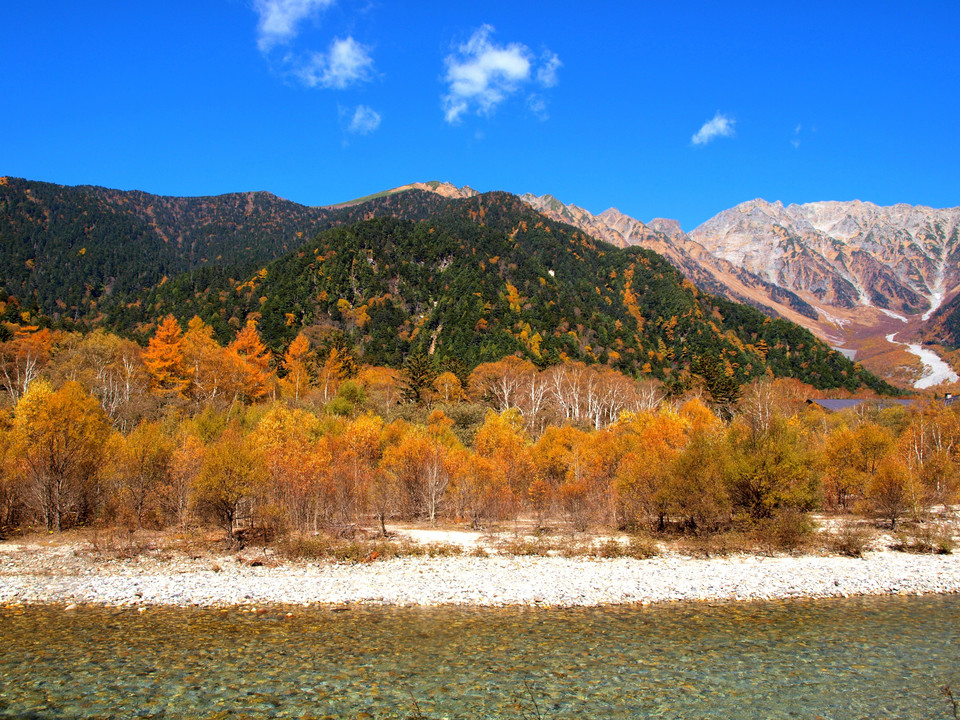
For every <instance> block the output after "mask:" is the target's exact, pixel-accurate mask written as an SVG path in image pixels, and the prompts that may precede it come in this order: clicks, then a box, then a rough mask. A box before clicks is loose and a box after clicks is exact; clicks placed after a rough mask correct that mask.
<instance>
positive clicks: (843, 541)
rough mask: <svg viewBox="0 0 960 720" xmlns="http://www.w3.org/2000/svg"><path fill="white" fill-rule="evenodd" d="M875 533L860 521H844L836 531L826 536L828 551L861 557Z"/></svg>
mask: <svg viewBox="0 0 960 720" xmlns="http://www.w3.org/2000/svg"><path fill="white" fill-rule="evenodd" d="M873 536H874V533H873V532H872V531H871V530H870V529H869V528H867V527H866V526H864V525H861V524H859V523H856V524H851V523H844V524H843V525H842V526H841V528H840V529H839V530H838V531H837V532H836V533H831V534H830V535H828V536H827V537H826V542H825V546H826V548H827V550H828V551H830V552H834V553H837V554H838V555H845V556H846V557H853V558H860V557H863V552H864V550H866V549H867V548H868V547H869V546H870V542H871V540H872V539H873Z"/></svg>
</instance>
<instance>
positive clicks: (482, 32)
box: [443, 25, 561, 123]
mask: <svg viewBox="0 0 960 720" xmlns="http://www.w3.org/2000/svg"><path fill="white" fill-rule="evenodd" d="M493 33H494V29H493V27H492V26H491V25H483V26H482V27H480V28H479V29H478V30H477V31H476V32H474V33H473V35H471V36H470V39H469V40H468V41H467V42H466V43H464V44H462V45H460V46H459V47H458V48H457V51H456V52H455V53H452V54H450V55H448V56H447V58H446V60H445V61H444V62H445V64H446V68H447V72H446V75H445V76H444V81H445V82H446V83H447V93H446V94H445V95H444V96H443V110H444V117H445V118H446V121H447V122H449V123H456V122H458V121H459V120H460V119H461V118H462V116H463V115H464V114H466V113H469V112H477V113H479V114H481V115H489V114H490V113H491V112H493V110H494V109H495V108H496V107H497V105H499V104H500V103H502V102H503V101H504V100H506V99H507V97H509V96H510V95H513V94H514V93H516V92H518V91H519V90H520V89H521V88H522V87H524V86H525V85H527V84H528V83H531V82H535V83H537V84H539V85H541V86H542V87H553V86H554V85H556V84H557V70H558V69H559V68H560V66H561V63H560V59H559V58H558V57H557V56H556V55H555V54H553V53H551V52H549V51H546V52H544V54H543V55H542V56H541V58H540V59H539V60H537V59H536V58H535V56H534V54H533V53H532V52H531V51H530V48H528V47H527V46H526V45H523V44H522V43H516V42H514V43H509V44H508V45H498V44H496V43H495V42H493V41H492V40H491V35H493Z"/></svg>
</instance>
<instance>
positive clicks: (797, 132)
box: [790, 123, 803, 150]
mask: <svg viewBox="0 0 960 720" xmlns="http://www.w3.org/2000/svg"><path fill="white" fill-rule="evenodd" d="M801 130H803V125H801V124H800V123H797V126H796V127H795V128H794V129H793V137H792V138H790V144H791V145H793V149H794V150H796V149H798V148H799V147H800V131H801Z"/></svg>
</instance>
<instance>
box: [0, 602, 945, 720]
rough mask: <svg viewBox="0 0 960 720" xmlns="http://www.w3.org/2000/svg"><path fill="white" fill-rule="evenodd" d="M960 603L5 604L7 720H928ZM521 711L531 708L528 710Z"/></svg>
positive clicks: (941, 707)
mask: <svg viewBox="0 0 960 720" xmlns="http://www.w3.org/2000/svg"><path fill="white" fill-rule="evenodd" d="M958 613H960V599H958V598H957V597H956V596H941V597H928V598H869V599H858V600H828V601H790V602H776V603H750V604H740V605H734V604H730V605H716V606H707V605H704V604H685V605H676V606H666V607H650V608H606V609H596V608H594V609H573V610H570V609H566V610H548V609H457V608H441V609H413V608H392V609H391V608H363V607H360V608H352V609H349V610H346V611H343V612H337V611H333V610H329V609H304V608H270V609H269V610H267V612H265V613H263V614H254V613H242V612H239V611H237V610H230V611H217V610H173V609H149V610H147V611H146V612H144V613H142V614H141V613H138V612H136V610H130V609H125V610H111V609H91V608H81V609H80V610H77V611H75V612H64V611H63V610H62V609H59V608H19V609H15V608H6V609H0V638H2V642H3V651H2V653H0V683H2V689H0V717H4V718H13V717H17V718H20V717H34V718H103V717H118V718H120V717H142V718H180V717H184V718H186V717H190V718H193V717H210V718H226V717H230V718H234V717H251V718H252V717H257V718H259V717H277V718H284V717H291V718H321V717H344V718H357V717H373V718H381V717H383V718H401V717H403V718H405V717H411V716H414V715H415V714H416V710H415V708H414V702H416V705H417V706H419V709H420V712H421V713H422V714H423V716H425V717H428V718H441V717H445V718H520V717H524V716H526V717H536V716H537V715H536V713H537V712H538V711H539V713H540V714H541V716H542V717H544V718H585V717H591V718H644V717H651V718H659V717H663V718H795V717H807V718H808V717H823V718H831V719H840V718H882V717H889V718H931V717H951V716H952V714H951V712H950V706H949V703H948V702H947V700H946V699H945V698H944V697H942V696H940V695H939V689H940V688H941V687H942V686H943V685H944V683H946V682H950V681H954V682H957V683H960V671H958V669H957V668H958V665H957V660H958V659H960V649H958V648H960V624H958V622H957V620H958ZM534 702H535V703H536V705H537V707H536V708H535V707H534Z"/></svg>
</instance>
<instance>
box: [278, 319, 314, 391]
mask: <svg viewBox="0 0 960 720" xmlns="http://www.w3.org/2000/svg"><path fill="white" fill-rule="evenodd" d="M309 356H310V343H309V341H308V340H307V337H306V336H305V335H304V334H303V333H300V334H299V335H297V337H295V338H294V339H293V342H291V343H290V345H289V347H288V348H287V351H286V352H285V353H284V354H283V364H282V368H283V373H284V375H283V379H282V380H281V381H280V390H281V392H282V393H283V396H284V397H288V398H291V399H293V400H294V401H297V400H300V397H301V396H302V395H303V394H304V393H305V392H306V390H307V389H308V388H309V386H310V374H309V372H308V361H309Z"/></svg>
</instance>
